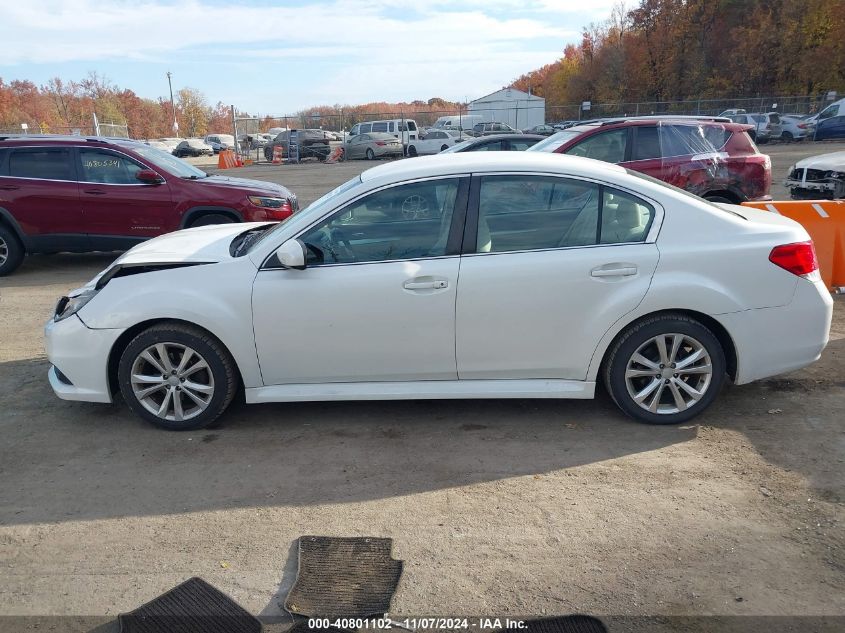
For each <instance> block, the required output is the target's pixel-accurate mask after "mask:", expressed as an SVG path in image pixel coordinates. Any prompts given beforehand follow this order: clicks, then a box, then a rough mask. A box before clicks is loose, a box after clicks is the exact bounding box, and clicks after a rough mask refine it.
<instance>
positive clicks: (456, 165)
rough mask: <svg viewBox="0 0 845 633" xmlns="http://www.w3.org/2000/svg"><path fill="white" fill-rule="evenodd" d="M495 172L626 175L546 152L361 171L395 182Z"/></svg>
mask: <svg viewBox="0 0 845 633" xmlns="http://www.w3.org/2000/svg"><path fill="white" fill-rule="evenodd" d="M496 171H528V172H531V171H536V172H552V173H554V172H561V171H562V172H565V173H566V174H569V175H572V176H584V177H594V178H595V177H600V176H601V175H602V174H607V175H609V176H612V177H614V178H619V176H622V175H624V174H626V173H627V172H626V170H625V169H624V168H623V167H619V166H618V165H614V164H611V163H605V162H602V161H598V160H593V159H591V158H580V157H577V156H565V155H562V154H547V153H544V152H534V153H529V152H459V153H455V154H435V155H433V156H418V157H417V158H413V159H410V160H400V161H395V162H392V163H387V164H385V165H379V166H378V167H373V168H372V169H368V170H367V171H365V172H364V173H362V174H361V182H365V183H369V182H372V183H376V181H381V180H384V181H386V182H394V181H398V180H411V179H413V178H428V177H431V176H446V175H450V174H468V173H475V172H496Z"/></svg>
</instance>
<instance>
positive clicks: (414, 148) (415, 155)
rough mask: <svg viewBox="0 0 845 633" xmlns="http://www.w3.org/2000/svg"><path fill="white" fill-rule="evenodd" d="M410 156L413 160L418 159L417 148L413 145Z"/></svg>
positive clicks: (409, 150)
mask: <svg viewBox="0 0 845 633" xmlns="http://www.w3.org/2000/svg"><path fill="white" fill-rule="evenodd" d="M408 156H410V157H411V158H416V157H417V148H416V146H414V145H411V146H410V147H409V148H408Z"/></svg>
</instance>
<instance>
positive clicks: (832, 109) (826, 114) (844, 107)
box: [805, 99, 845, 124]
mask: <svg viewBox="0 0 845 633" xmlns="http://www.w3.org/2000/svg"><path fill="white" fill-rule="evenodd" d="M833 116H845V99H840V100H839V101H834V102H833V103H831V104H830V105H829V106H827V107H826V108H825V109H824V110H822V111H821V112H819V113H818V114H816V115H814V116H811V117H808V118H807V119H805V122H812V123H816V124H818V123H819V121H823V120H824V119H829V118H830V117H833Z"/></svg>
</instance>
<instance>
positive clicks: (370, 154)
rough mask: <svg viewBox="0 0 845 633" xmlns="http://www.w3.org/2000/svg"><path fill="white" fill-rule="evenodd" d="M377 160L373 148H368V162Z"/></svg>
mask: <svg viewBox="0 0 845 633" xmlns="http://www.w3.org/2000/svg"><path fill="white" fill-rule="evenodd" d="M375 158H376V154H375V152H374V151H373V150H372V148H370V147H368V148H367V160H375Z"/></svg>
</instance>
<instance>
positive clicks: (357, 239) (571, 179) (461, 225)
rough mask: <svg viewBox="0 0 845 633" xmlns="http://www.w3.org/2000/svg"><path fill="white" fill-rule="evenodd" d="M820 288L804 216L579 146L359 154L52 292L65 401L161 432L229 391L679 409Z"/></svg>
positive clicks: (753, 364)
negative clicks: (303, 184) (261, 219)
mask: <svg viewBox="0 0 845 633" xmlns="http://www.w3.org/2000/svg"><path fill="white" fill-rule="evenodd" d="M832 305H833V302H832V300H831V297H830V294H829V292H828V291H827V290H826V289H825V287H824V285H823V284H822V282H821V281H820V280H819V273H818V270H817V265H816V260H815V254H814V251H813V247H812V243H811V242H810V240H809V237H808V235H807V233H806V231H805V230H804V229H803V228H802V227H801V226H800V225H798V224H797V223H795V222H793V221H792V220H789V219H787V218H784V217H782V216H779V215H777V214H773V213H768V212H765V211H758V210H755V209H751V208H745V207H737V206H731V205H715V204H712V203H709V202H707V201H705V200H702V199H700V198H697V197H695V196H693V195H691V194H688V193H686V192H684V191H681V190H680V189H676V188H674V187H671V186H668V185H666V184H664V183H662V182H660V181H657V180H654V179H652V178H650V177H648V176H643V175H641V174H638V173H636V172H632V171H628V170H626V169H624V168H622V167H619V166H616V165H610V164H607V163H603V162H598V161H593V160H589V159H584V158H575V157H568V156H559V155H551V154H542V153H526V152H490V153H486V154H480V153H464V154H449V155H442V156H431V157H424V158H420V159H418V160H412V161H399V162H396V163H390V164H387V165H383V166H379V167H375V168H373V169H370V170H368V171H366V172H364V173H363V174H362V175H361V176H358V177H355V178H354V179H353V180H350V181H349V182H347V183H345V184H343V185H341V186H340V187H338V188H337V189H335V190H333V191H331V192H330V193H328V194H326V195H325V196H323V197H322V198H320V199H319V200H317V201H316V202H314V203H313V204H312V205H310V206H309V207H308V208H307V209H305V210H304V211H302V212H300V213H297V214H296V215H294V216H292V217H291V218H290V219H288V220H287V221H286V222H283V223H279V224H275V225H274V224H246V225H244V224H227V225H218V226H207V227H201V228H195V229H188V230H185V231H178V232H176V233H171V234H169V235H164V236H161V237H158V238H155V239H152V240H149V241H148V242H145V243H143V244H140V245H138V246H136V247H135V248H133V249H132V250H130V251H128V252H127V253H125V254H124V255H123V256H121V257H120V258H119V259H118V260H117V261H116V262H115V263H114V264H113V265H111V266H110V267H109V268H108V269H106V270H105V271H103V272H102V273H101V274H100V275H98V276H97V277H95V278H94V279H93V280H92V281H91V282H90V283H88V284H87V285H85V286H84V287H82V288H80V289H78V290H76V291H74V292H71V293H70V294H69V295H68V297H63V298H62V299H61V300H60V301H59V303H58V305H57V306H56V312H55V316H54V317H53V318H52V319H50V321H49V323H48V324H47V326H46V338H47V354H48V356H49V359H50V362H51V363H52V367H51V368H50V370H49V380H50V384H51V385H52V387H53V389H54V391H55V392H56V394H57V395H58V396H59V397H60V398H65V399H68V400H87V401H92V402H111V401H112V399H113V398H114V396H115V395H116V393H117V392H118V391H120V392H121V393H122V394H123V398H124V400H125V401H126V403H127V404H128V405H129V407H130V408H131V409H132V410H133V411H135V412H136V413H137V414H139V415H140V416H141V417H143V418H145V419H146V420H148V421H150V422H152V423H154V424H157V425H159V426H161V427H164V428H167V429H175V430H187V429H197V428H200V427H204V426H206V425H208V424H209V423H211V422H212V421H213V420H214V419H215V418H217V417H218V416H219V415H220V414H221V413H223V411H224V410H225V409H226V407H227V406H228V405H229V403H230V402H231V400H232V398H233V397H234V396H235V394H236V392H238V391H239V388H243V393H244V395H245V399H246V401H247V402H250V403H253V402H291V401H303V400H369V399H423V398H592V397H593V395H594V393H595V390H596V385H597V383H599V382H603V383H604V385H605V386H606V387H607V389H608V391H609V392H610V394H611V396H612V397H613V400H614V401H615V402H616V404H617V405H618V406H619V408H620V409H621V410H622V411H623V412H625V413H626V414H628V415H629V416H631V417H633V418H635V419H637V420H641V421H645V422H651V423H673V422H682V421H685V420H689V419H690V418H692V417H693V416H695V415H696V414H698V413H700V412H702V411H703V410H704V409H705V408H706V407H707V406H708V405H709V404H710V403H711V402H712V401H713V399H714V398H715V397H716V395H717V394H718V393H719V390H720V389H721V387H722V385H723V383H724V382H725V380H726V379H727V378H730V379H731V380H732V381H733V382H734V383H736V384H742V383H747V382H749V381H752V380H757V379H760V378H764V377H766V376H771V375H774V374H778V373H781V372H786V371H790V370H793V369H797V368H799V367H803V366H805V365H808V364H809V363H812V362H813V361H814V360H816V359H817V358H818V357H819V355H820V354H821V352H822V349H823V348H824V347H825V345H826V343H827V340H828V332H829V328H830V320H831V313H832Z"/></svg>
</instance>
